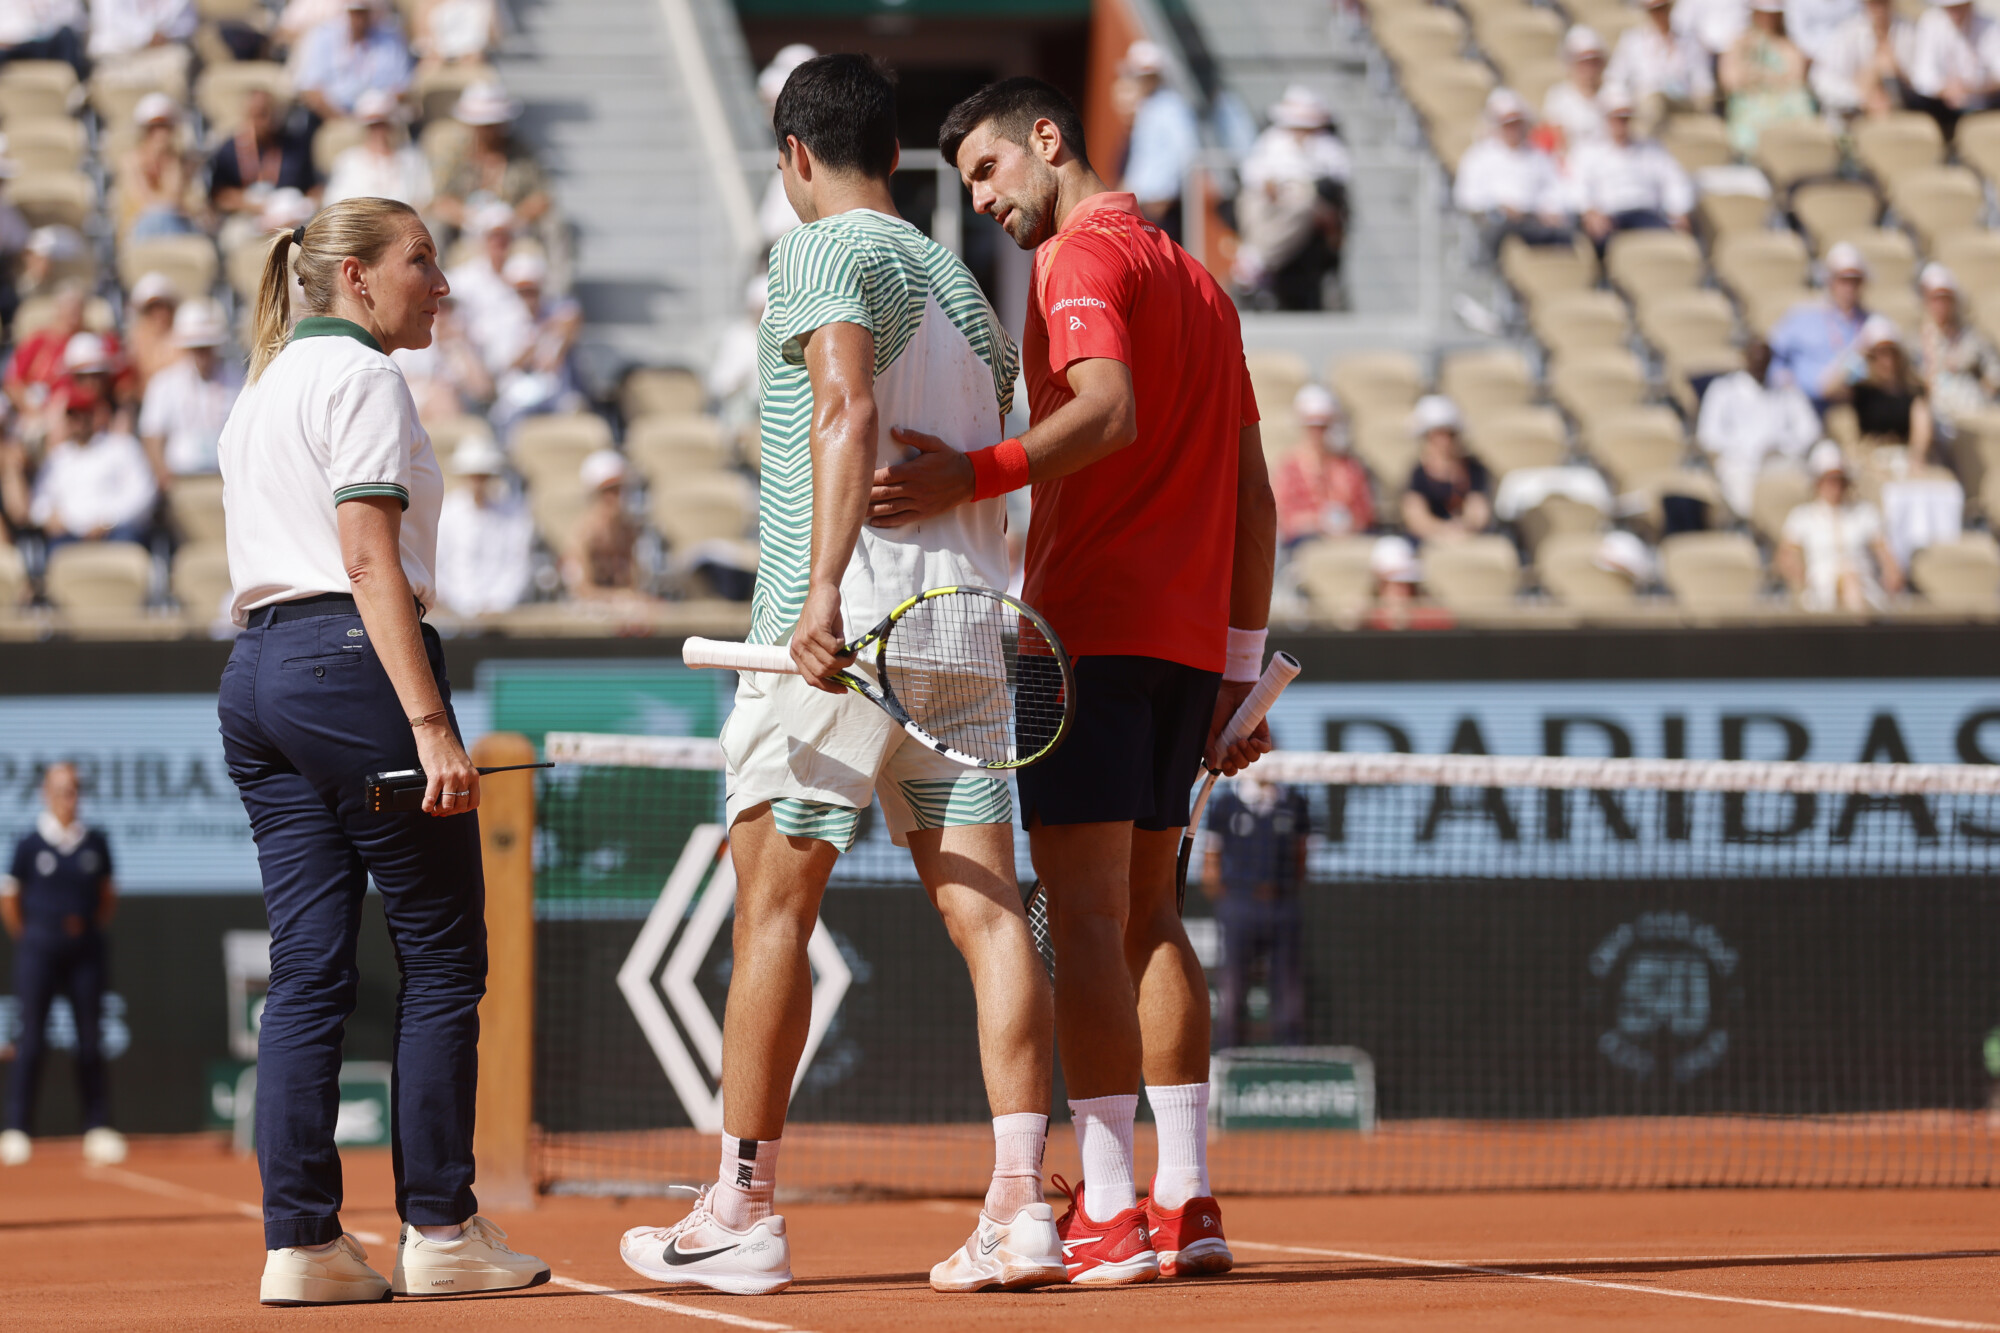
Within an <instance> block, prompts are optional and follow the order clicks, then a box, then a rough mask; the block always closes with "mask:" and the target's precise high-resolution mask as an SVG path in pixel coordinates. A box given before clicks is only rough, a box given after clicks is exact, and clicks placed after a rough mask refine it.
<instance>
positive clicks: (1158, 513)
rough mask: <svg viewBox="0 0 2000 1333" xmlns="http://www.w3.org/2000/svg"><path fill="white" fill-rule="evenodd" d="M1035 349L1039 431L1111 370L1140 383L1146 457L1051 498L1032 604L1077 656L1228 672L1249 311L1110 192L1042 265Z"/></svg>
mask: <svg viewBox="0 0 2000 1333" xmlns="http://www.w3.org/2000/svg"><path fill="white" fill-rule="evenodd" d="M1022 342H1023V355H1022V364H1023V368H1024V369H1025V370H1026V372H1027V377H1028V401H1029V410H1030V416H1031V419H1032V420H1034V421H1037V422H1039V421H1042V420H1044V419H1046V418H1047V417H1048V415H1049V414H1050V413H1052V412H1054V411H1056V410H1057V409H1058V408H1060V407H1061V406H1062V405H1063V404H1064V403H1067V402H1069V401H1070V399H1072V398H1074V397H1075V396H1076V394H1075V393H1074V392H1073V391H1072V390H1071V389H1070V386H1069V377H1068V372H1069V368H1070V366H1072V365H1074V364H1075V363H1076V362H1078V361H1089V360H1094V359H1097V358H1106V359H1109V360H1113V361H1121V362H1123V363H1124V364H1125V365H1126V366H1127V367H1128V368H1129V369H1130V370H1131V372H1132V391H1133V395H1134V397H1135V398H1136V399H1137V402H1138V410H1139V411H1138V415H1139V423H1138V424H1139V436H1138V439H1136V440H1135V441H1134V442H1133V443H1131V444H1129V445H1127V446H1126V447H1125V448H1123V449H1120V450H1119V451H1118V452H1117V453H1115V454H1111V455H1109V456H1108V457H1105V458H1100V459H1099V460H1098V461H1097V462H1095V463H1092V464H1091V465H1090V466H1089V467H1086V468H1084V469H1082V470H1081V471H1078V472H1072V473H1071V474H1070V475H1068V476H1066V477H1058V478H1057V479H1056V480H1054V481H1044V482H1039V483H1037V484H1036V486H1035V488H1034V517H1033V520H1032V522H1031V523H1030V525H1029V527H1028V565H1027V579H1026V584H1025V591H1024V595H1025V598H1026V600H1027V602H1028V604H1029V605H1030V606H1032V607H1034V608H1035V609H1036V610H1038V611H1040V612H1041V613H1042V614H1043V615H1045V616H1047V617H1048V619H1049V623H1050V624H1051V625H1053V626H1054V627H1055V631H1056V633H1057V635H1059V636H1060V637H1061V639H1062V641H1063V646H1064V647H1066V648H1067V649H1068V650H1069V652H1070V653H1071V655H1072V656H1078V657H1082V656H1091V655H1097V654H1121V655H1131V656H1139V657H1158V658H1164V659H1166V660H1167V661H1170V662H1180V663H1182V664H1184V665H1186V666H1191V667H1195V668H1197V669H1199V670H1202V671H1220V670H1222V667H1223V658H1224V650H1225V647H1226V645H1227V642H1228V631H1229V585H1230V566H1231V564H1232V563H1233V561H1234V556H1235V550H1236V451H1237V450H1236V446H1237V438H1238V435H1239V433H1240V432H1241V431H1242V430H1243V428H1244V427H1246V426H1249V425H1252V424H1254V423H1255V422H1256V420H1257V400H1256V396H1255V395H1254V394H1253V393H1252V392H1251V389H1250V372H1249V369H1248V367H1247V366H1246V365H1245V364H1244V361H1243V331H1242V327H1241V325H1240V323H1239V322H1238V320H1237V318H1236V307H1235V306H1234V305H1233V304H1231V302H1230V300H1229V297H1228V296H1227V295H1225V294H1224V292H1223V291H1222V289H1221V288H1220V287H1219V286H1217V285H1216V282H1215V279H1213V278H1211V277H1210V276H1209V274H1208V270H1207V269H1204V268H1203V267H1202V266H1201V265H1200V264H1198V263H1196V262H1195V260H1194V259H1193V257H1192V256H1190V255H1189V254H1188V253H1187V251H1185V250H1183V249H1181V248H1180V247H1179V246H1178V245H1175V244H1174V243H1173V242H1172V241H1171V240H1169V239H1168V238H1167V236H1166V233H1164V232H1162V231H1161V230H1160V229H1159V228H1158V227H1156V226H1154V225H1153V224H1152V223H1150V222H1148V221H1146V220H1145V219H1144V218H1143V217H1141V216H1140V215H1139V210H1138V205H1137V202H1136V201H1135V199H1134V197H1133V196H1132V195H1129V194H1116V193H1107V194H1098V195H1093V196H1091V197H1090V198H1088V199H1086V200H1084V201H1083V202H1082V203H1080V204H1078V205H1077V206H1076V208H1075V209H1074V210H1072V211H1071V213H1070V215H1069V219H1068V221H1066V222H1065V223H1064V224H1063V227H1062V230H1061V231H1059V232H1058V233H1056V235H1054V236H1053V237H1051V238H1049V239H1048V240H1047V241H1045V242H1043V243H1042V245H1041V247H1040V248H1039V249H1037V250H1036V251H1035V276H1034V285H1033V288H1032V289H1031V295H1030V297H1029V301H1028V319H1027V325H1026V329H1025V336H1024V337H1023V339H1022Z"/></svg>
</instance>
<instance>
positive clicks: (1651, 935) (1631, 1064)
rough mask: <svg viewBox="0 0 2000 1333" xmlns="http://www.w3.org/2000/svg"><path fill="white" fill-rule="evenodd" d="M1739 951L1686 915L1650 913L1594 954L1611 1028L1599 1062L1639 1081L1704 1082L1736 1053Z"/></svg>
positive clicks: (1600, 1041)
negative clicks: (1732, 1013) (1727, 1022)
mask: <svg viewBox="0 0 2000 1333" xmlns="http://www.w3.org/2000/svg"><path fill="white" fill-rule="evenodd" d="M1740 961H1741V958H1740V955H1738V953H1737V951H1736V950H1735V949H1732V948H1731V947H1729V945H1728V944H1727V943H1726V942H1725V941H1724V940H1723V938H1722V935H1721V933H1720V932H1718V931H1717V930H1716V928H1715V927H1714V926H1711V925H1709V924H1708V923H1707V922H1705V921H1702V920H1700V919H1699V918H1696V917H1693V916H1690V915H1689V914H1688V913H1686V912H1646V913H1643V914H1641V915H1640V916H1639V917H1638V919H1637V920H1634V921H1628V922H1626V923H1625V924H1623V925H1621V926H1619V927H1618V928H1617V929H1616V930H1614V931H1612V932H1611V933H1610V934H1609V935H1606V936H1605V937H1604V939H1603V941H1602V942H1600V943H1599V944H1598V946H1597V947H1596V948H1595V949H1593V950H1592V951H1591V954H1590V975H1591V976H1592V977H1593V978H1594V979H1595V980H1596V981H1597V982H1598V983H1599V984H1598V987H1597V995H1598V998H1599V1007H1600V1010H1601V1011H1602V1018H1603V1019H1604V1020H1605V1026H1604V1027H1603V1029H1602V1030H1601V1031H1600V1032H1599V1033H1598V1037H1597V1049H1598V1052H1599V1054H1601V1055H1603V1057H1604V1058H1605V1059H1606V1060H1608V1061H1609V1062H1610V1063H1611V1064H1612V1065H1613V1066H1614V1067H1615V1068H1618V1069H1621V1070H1623V1071H1625V1072H1626V1073H1628V1074H1631V1075H1632V1076H1634V1077H1635V1078H1642V1079H1649V1078H1655V1077H1659V1076H1662V1075H1664V1076H1665V1077H1667V1078H1670V1079H1672V1080H1673V1081H1674V1082H1676V1083H1686V1082H1688V1081H1690V1080H1692V1079H1695V1078H1699V1077H1700V1076H1701V1075H1702V1074H1705V1073H1707V1072H1708V1071H1709V1070H1711V1069H1713V1068H1715V1067H1716V1066H1717V1065H1718V1064H1720V1063H1721V1062H1722V1058H1723V1057H1724V1056H1725V1055H1727V1054H1728V1053H1729V1030H1728V1029H1727V1028H1726V1027H1725V1026H1723V1024H1722V1022H1721V1019H1722V1017H1723V1014H1724V1012H1725V1011H1726V1010H1729V1009H1733V1008H1734V1007H1735V1001H1736V996H1737V992H1738V987H1737V984H1736V982H1735V977H1736V969H1737V965H1738V963H1739V962H1740Z"/></svg>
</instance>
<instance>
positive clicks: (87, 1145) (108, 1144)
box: [83, 1125, 125, 1166]
mask: <svg viewBox="0 0 2000 1333" xmlns="http://www.w3.org/2000/svg"><path fill="white" fill-rule="evenodd" d="M83 1160H84V1161H86V1162H89V1163H90V1164H91V1165H92V1166H116V1165H118V1164H119V1163H120V1162H122V1161H124V1160H125V1136H124V1135H123V1134H120V1133H119V1132H118V1131H117V1130H115V1129H110V1128H107V1127H106V1126H103V1125H99V1126H98V1127H97V1128H96V1129H87V1130H85V1131H84V1132H83Z"/></svg>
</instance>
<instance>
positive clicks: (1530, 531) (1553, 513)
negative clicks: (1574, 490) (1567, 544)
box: [1514, 493, 1604, 558]
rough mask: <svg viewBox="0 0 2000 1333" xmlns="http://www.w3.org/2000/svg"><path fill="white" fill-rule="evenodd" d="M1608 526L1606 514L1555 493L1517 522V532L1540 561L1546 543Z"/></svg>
mask: <svg viewBox="0 0 2000 1333" xmlns="http://www.w3.org/2000/svg"><path fill="white" fill-rule="evenodd" d="M1603 526H1604V512H1603V511H1602V510H1600V509H1599V508H1598V507H1597V506H1596V505H1592V504H1585V503H1583V502H1582V501H1581V500H1574V499H1571V498H1570V497H1569V496H1567V495H1563V494H1560V493H1558V494H1554V495H1550V496H1549V497H1548V498H1546V499H1545V500H1543V501H1542V502H1541V503H1540V504H1538V505H1536V506H1535V507H1534V508H1533V509H1530V510H1528V511H1527V512H1525V513H1523V514H1521V515H1520V516H1519V517H1517V518H1515V520H1514V531H1515V533H1516V534H1517V535H1518V536H1519V537H1520V539H1521V544H1522V545H1523V546H1525V547H1527V548H1528V553H1529V555H1530V557H1531V558H1538V557H1539V553H1540V551H1541V549H1542V544H1543V543H1544V542H1548V541H1551V540H1553V539H1555V538H1557V537H1560V536H1566V535H1568V534H1570V533H1577V532H1596V531H1598V530H1599V529H1600V528H1602V527H1603Z"/></svg>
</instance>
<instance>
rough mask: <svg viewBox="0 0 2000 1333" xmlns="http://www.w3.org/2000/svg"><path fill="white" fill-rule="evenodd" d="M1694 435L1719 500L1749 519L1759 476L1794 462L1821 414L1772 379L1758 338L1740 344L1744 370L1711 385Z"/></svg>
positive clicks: (1814, 436)
mask: <svg viewBox="0 0 2000 1333" xmlns="http://www.w3.org/2000/svg"><path fill="white" fill-rule="evenodd" d="M1694 435H1695V439H1696V441H1698V442H1699V443H1700V445H1701V447H1702V451H1703V452H1704V453H1706V454H1707V455H1708V457H1709V463H1710V465H1711V466H1712V467H1713V468H1714V469H1715V479H1716V481H1718V482H1719V483H1721V486H1722V498H1723V499H1725V500H1727V501H1728V502H1729V507H1730V508H1731V509H1732V510H1734V511H1735V512H1736V513H1737V515H1738V516H1740V517H1743V518H1748V517H1749V516H1750V506H1751V503H1752V501H1753V500H1754V498H1755V496H1756V493H1757V477H1758V475H1759V474H1760V473H1761V472H1763V470H1764V469H1765V468H1766V467H1769V466H1770V465H1771V464H1772V463H1774V462H1779V461H1782V460H1792V461H1798V460H1802V459H1803V458H1804V457H1805V455H1806V450H1808V449H1810V448H1812V447H1813V444H1814V443H1815V442H1816V441H1817V440H1818V439H1819V437H1820V425H1819V413H1817V412H1815V411H1814V410H1813V405H1812V402H1811V400H1810V399H1808V398H1807V397H1806V396H1805V394H1804V393H1802V392H1801V391H1800V390H1799V387H1798V385H1796V384H1794V383H1792V382H1791V380H1790V379H1787V378H1780V377H1777V376H1773V375H1772V374H1771V348H1770V346H1769V345H1768V344H1767V343H1765V341H1764V340H1763V339H1762V338H1755V337H1753V338H1751V339H1750V341H1749V342H1747V343H1745V344H1744V345H1743V369H1741V370H1738V371H1732V372H1731V373H1730V374H1727V375H1723V376H1721V377H1719V378H1718V379H1716V380H1714V381H1713V382H1712V383H1710V384H1709V386H1708V389H1707V391H1706V392H1704V393H1703V394H1702V396H1701V415H1700V416H1699V417H1698V418H1697V419H1696V422H1695V430H1694Z"/></svg>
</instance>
